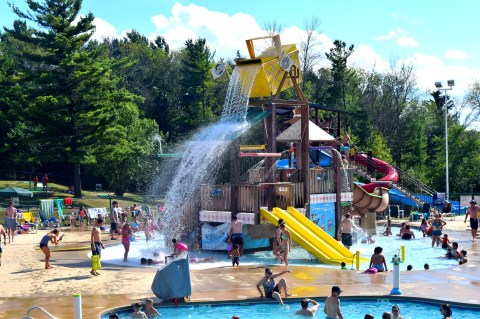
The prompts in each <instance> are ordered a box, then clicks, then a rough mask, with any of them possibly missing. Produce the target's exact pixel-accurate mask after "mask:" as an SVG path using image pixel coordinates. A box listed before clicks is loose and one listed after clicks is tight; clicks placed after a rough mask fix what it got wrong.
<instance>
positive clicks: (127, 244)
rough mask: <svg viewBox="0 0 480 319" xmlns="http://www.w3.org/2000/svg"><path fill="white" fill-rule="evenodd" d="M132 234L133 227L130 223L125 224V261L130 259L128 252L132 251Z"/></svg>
mask: <svg viewBox="0 0 480 319" xmlns="http://www.w3.org/2000/svg"><path fill="white" fill-rule="evenodd" d="M131 236H132V229H131V228H130V226H129V225H128V223H125V224H123V227H122V244H123V248H124V249H125V253H124V254H123V261H124V262H127V261H128V252H129V251H130V237H131Z"/></svg>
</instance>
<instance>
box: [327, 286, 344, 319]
mask: <svg viewBox="0 0 480 319" xmlns="http://www.w3.org/2000/svg"><path fill="white" fill-rule="evenodd" d="M341 292H342V290H341V289H340V287H338V286H333V287H332V295H331V296H330V297H328V298H327V299H325V307H324V308H323V311H324V312H325V314H326V317H325V318H326V319H343V315H342V311H341V310H340V299H338V297H339V296H340V293H341Z"/></svg>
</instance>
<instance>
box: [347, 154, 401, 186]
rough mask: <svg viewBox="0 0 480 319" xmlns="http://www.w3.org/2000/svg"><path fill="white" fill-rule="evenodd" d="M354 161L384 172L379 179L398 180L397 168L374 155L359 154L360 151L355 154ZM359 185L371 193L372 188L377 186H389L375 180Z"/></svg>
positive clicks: (385, 180) (386, 180)
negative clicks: (374, 181)
mask: <svg viewBox="0 0 480 319" xmlns="http://www.w3.org/2000/svg"><path fill="white" fill-rule="evenodd" d="M355 162H357V163H358V164H360V165H362V166H365V167H367V168H368V167H369V166H370V167H371V169H372V170H375V171H378V172H380V173H383V174H385V176H383V177H382V178H380V179H379V181H384V182H398V172H397V170H396V169H395V168H394V167H393V166H392V165H390V164H388V163H387V162H384V161H382V160H379V159H378V158H374V157H371V158H370V157H368V156H367V154H360V153H357V154H355ZM361 187H362V188H363V189H364V190H366V191H367V192H369V193H373V190H374V189H375V188H377V187H387V188H390V184H389V183H378V182H377V183H368V184H365V185H362V186H361Z"/></svg>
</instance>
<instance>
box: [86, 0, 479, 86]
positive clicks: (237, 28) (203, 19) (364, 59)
mask: <svg viewBox="0 0 480 319" xmlns="http://www.w3.org/2000/svg"><path fill="white" fill-rule="evenodd" d="M151 22H152V24H153V25H154V26H155V29H156V31H155V32H154V33H152V34H151V35H150V36H149V38H151V39H153V38H155V37H156V36H158V35H161V36H163V37H165V39H166V41H167V43H168V44H169V46H170V47H171V48H172V49H173V50H175V49H179V48H181V47H183V46H184V43H185V40H187V39H189V38H192V39H195V38H205V39H207V43H208V45H209V47H210V48H211V49H212V50H216V56H215V58H216V59H219V58H221V57H223V58H227V59H229V58H233V57H234V56H235V53H236V51H237V50H240V52H241V54H242V55H244V56H247V50H246V46H245V40H246V39H249V38H252V37H259V36H263V35H266V34H267V32H266V31H265V30H263V29H262V28H261V27H260V26H259V24H258V23H257V21H256V20H255V18H254V17H252V16H250V15H247V14H244V13H242V12H239V13H236V14H233V15H229V14H226V13H223V12H218V11H210V10H208V9H207V8H205V7H201V6H198V5H193V4H192V5H188V6H184V5H181V4H179V3H176V4H174V5H173V6H172V10H171V12H170V13H169V14H167V15H155V16H153V17H152V18H151ZM95 25H96V26H97V31H96V32H95V38H97V39H103V38H104V37H108V38H111V37H113V36H116V37H122V36H123V35H124V34H125V33H126V31H122V32H119V31H117V30H116V29H115V27H113V26H112V25H111V24H110V23H108V22H106V21H104V20H102V19H99V18H96V19H95ZM315 36H316V37H317V39H318V41H319V45H318V46H316V47H315V50H316V51H317V52H318V53H319V55H320V56H321V58H322V59H321V60H320V62H319V63H318V65H317V67H321V66H323V67H325V66H329V65H330V63H329V61H328V60H327V59H326V58H325V52H328V51H329V50H330V48H332V47H333V41H332V39H331V38H330V37H329V35H328V34H325V33H316V34H315ZM305 37H306V32H305V31H304V30H302V29H300V28H299V27H296V26H288V27H286V28H285V29H284V31H283V32H282V37H281V40H282V43H284V44H285V43H297V45H298V47H299V48H300V46H299V44H300V42H301V39H302V38H305ZM376 39H377V40H379V41H396V42H397V43H398V42H400V44H403V45H410V46H413V45H418V43H417V42H416V41H415V40H414V39H413V38H411V37H409V36H408V35H407V33H406V32H405V31H404V30H403V29H402V28H396V29H394V30H391V31H390V32H389V33H387V34H386V35H383V36H379V37H377V38H376ZM265 47H266V45H265ZM378 47H379V48H381V47H382V44H379V45H378ZM375 50H376V47H375V46H367V45H365V44H362V43H356V44H355V50H354V53H353V54H352V56H351V57H350V58H349V65H351V66H355V67H361V68H365V69H373V68H375V70H377V71H379V72H382V71H386V70H388V69H389V68H390V63H389V62H388V59H389V58H390V57H386V56H383V57H382V56H381V55H380V54H378V53H377V52H376V51H375ZM449 51H451V52H450V53H448V54H447V53H445V56H443V57H439V56H434V55H426V54H424V53H421V52H417V53H415V54H413V55H409V56H406V57H403V58H402V59H401V61H399V62H404V63H407V64H409V65H413V66H414V67H415V74H416V77H417V83H418V85H419V87H420V89H421V90H428V91H431V90H433V89H434V88H435V87H434V85H433V83H434V82H435V81H444V82H445V81H446V80H447V79H455V82H456V86H455V87H454V89H453V90H452V91H451V93H452V95H461V94H463V93H464V92H465V91H466V90H467V88H468V85H469V84H471V83H472V81H473V80H475V79H477V80H478V79H480V69H478V68H477V69H475V68H471V67H470V68H467V67H463V66H460V65H456V64H447V63H446V61H447V60H445V61H444V60H442V59H444V58H446V57H448V58H449V59H452V58H453V57H457V58H459V57H462V54H461V51H460V50H449ZM447 52H448V51H447ZM467 56H468V55H467Z"/></svg>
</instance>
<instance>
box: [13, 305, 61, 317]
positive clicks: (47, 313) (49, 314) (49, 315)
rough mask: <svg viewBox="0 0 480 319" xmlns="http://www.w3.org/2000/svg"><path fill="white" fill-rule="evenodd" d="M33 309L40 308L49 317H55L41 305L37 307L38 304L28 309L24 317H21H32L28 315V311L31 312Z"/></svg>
mask: <svg viewBox="0 0 480 319" xmlns="http://www.w3.org/2000/svg"><path fill="white" fill-rule="evenodd" d="M35 309H37V310H40V311H41V312H43V313H44V314H45V315H46V316H47V317H48V318H50V319H56V317H54V316H53V315H52V314H51V313H50V312H48V311H46V310H45V309H43V308H42V307H39V306H34V307H32V308H30V309H28V311H27V314H26V315H25V316H24V317H22V318H21V319H33V317H32V316H30V312H32V311H33V310H35Z"/></svg>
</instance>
